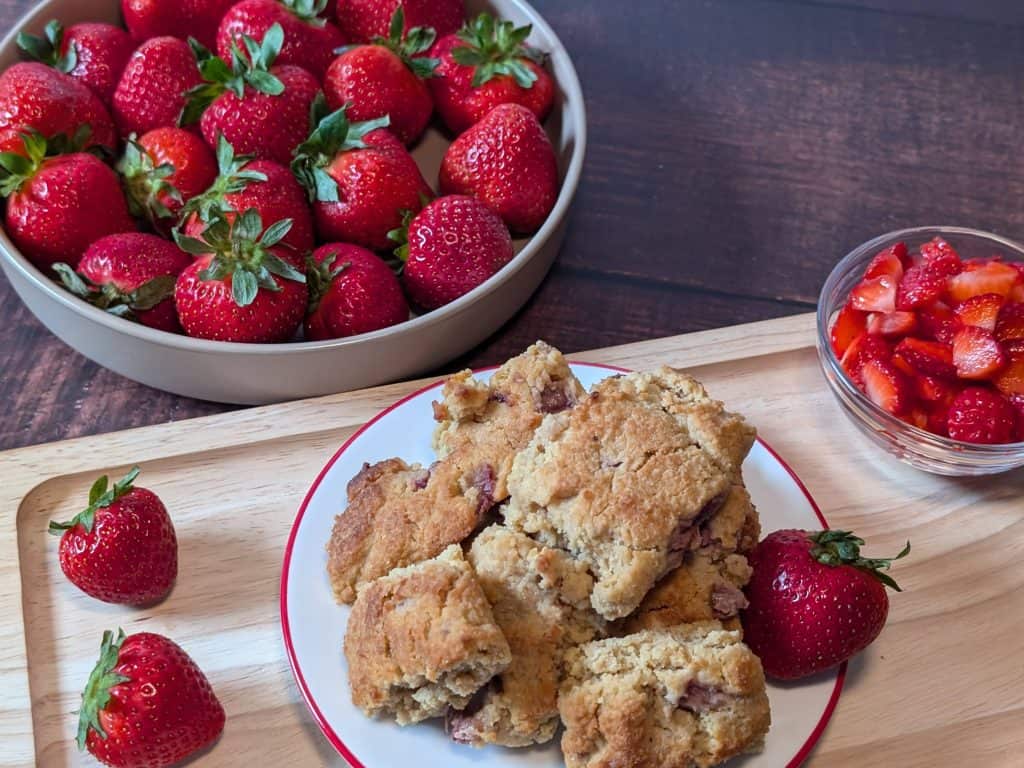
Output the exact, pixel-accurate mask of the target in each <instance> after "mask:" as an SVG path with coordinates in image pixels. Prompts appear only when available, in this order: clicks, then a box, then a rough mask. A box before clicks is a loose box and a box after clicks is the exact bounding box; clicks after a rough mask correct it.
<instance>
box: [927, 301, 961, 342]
mask: <svg viewBox="0 0 1024 768" xmlns="http://www.w3.org/2000/svg"><path fill="white" fill-rule="evenodd" d="M917 323H918V326H919V328H920V331H921V334H922V335H923V336H924V337H925V338H928V339H934V340H935V341H941V342H942V343H943V344H952V343H953V336H955V335H956V332H957V331H958V330H960V328H961V323H960V321H959V320H958V319H957V317H956V315H955V314H954V313H953V310H951V309H950V308H949V307H947V306H946V305H945V304H943V303H942V302H941V301H937V302H935V303H934V304H932V305H931V306H930V307H924V308H923V309H921V310H920V311H918V313H917Z"/></svg>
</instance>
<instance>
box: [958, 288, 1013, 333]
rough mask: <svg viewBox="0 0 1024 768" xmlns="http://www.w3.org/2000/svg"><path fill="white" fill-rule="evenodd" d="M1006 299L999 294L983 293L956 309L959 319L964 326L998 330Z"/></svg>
mask: <svg viewBox="0 0 1024 768" xmlns="http://www.w3.org/2000/svg"><path fill="white" fill-rule="evenodd" d="M1004 301H1005V299H1004V298H1003V297H1002V296H1000V295H999V294H998V293H983V294H981V295H980V296H972V297H971V298H969V299H968V300H967V301H965V302H964V303H963V304H961V305H960V306H958V307H957V308H956V316H957V319H958V320H959V321H960V322H961V323H963V324H964V325H972V326H974V327H975V328H984V329H985V330H986V331H994V330H995V329H996V319H997V318H998V317H999V310H1001V309H1002V308H1003V302H1004Z"/></svg>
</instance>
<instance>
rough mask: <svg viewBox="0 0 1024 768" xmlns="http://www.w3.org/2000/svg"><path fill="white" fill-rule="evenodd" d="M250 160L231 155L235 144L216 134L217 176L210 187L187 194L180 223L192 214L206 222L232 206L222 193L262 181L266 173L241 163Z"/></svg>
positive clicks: (222, 213) (221, 215) (233, 153)
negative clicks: (250, 168)
mask: <svg viewBox="0 0 1024 768" xmlns="http://www.w3.org/2000/svg"><path fill="white" fill-rule="evenodd" d="M250 162H252V157H250V156H249V155H235V148H234V147H232V146H231V143H230V142H229V141H228V140H227V139H225V138H224V135H223V134H218V136H217V170H218V174H219V175H218V176H217V178H216V180H214V182H213V184H211V185H210V188H209V189H207V190H206V191H205V192H203V193H202V194H201V195H196V196H195V197H193V198H191V199H190V200H189V201H188V202H187V203H185V206H184V207H183V208H182V209H181V218H180V221H181V222H182V223H184V222H186V221H188V218H189V217H190V216H191V215H192V214H195V215H196V216H198V217H199V220H200V221H203V222H205V223H207V224H209V223H211V222H212V221H213V220H214V219H216V218H218V217H223V215H224V214H225V213H226V212H228V211H234V209H233V208H232V207H231V206H230V205H229V204H228V202H227V199H226V196H227V195H234V194H238V193H239V192H243V191H245V189H246V188H247V187H248V186H249V185H250V184H252V183H253V182H265V181H266V180H267V175H266V174H265V173H260V172H259V171H247V170H245V167H246V166H247V165H248V164H249V163H250Z"/></svg>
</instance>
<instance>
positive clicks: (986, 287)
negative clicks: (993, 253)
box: [949, 260, 1020, 302]
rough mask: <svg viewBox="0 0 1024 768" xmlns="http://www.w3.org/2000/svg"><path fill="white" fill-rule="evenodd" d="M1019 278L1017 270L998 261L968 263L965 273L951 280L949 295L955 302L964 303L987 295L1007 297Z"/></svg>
mask: <svg viewBox="0 0 1024 768" xmlns="http://www.w3.org/2000/svg"><path fill="white" fill-rule="evenodd" d="M1019 276H1020V273H1019V272H1017V270H1016V269H1014V268H1013V267H1011V266H1009V265H1008V264H1001V263H1000V262H998V261H993V260H988V261H985V262H983V263H979V262H974V263H968V264H967V265H966V266H965V268H964V271H963V272H961V273H959V274H957V275H954V276H953V277H951V278H950V279H949V295H950V298H952V299H953V301H955V302H964V301H967V300H968V299H970V298H972V297H974V296H981V295H982V294H985V293H995V294H998V295H1000V296H1006V295H1007V294H1009V293H1010V291H1011V290H1012V289H1013V286H1014V283H1016V282H1017V280H1018V279H1019Z"/></svg>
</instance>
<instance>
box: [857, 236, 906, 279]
mask: <svg viewBox="0 0 1024 768" xmlns="http://www.w3.org/2000/svg"><path fill="white" fill-rule="evenodd" d="M909 265H910V257H909V256H908V255H907V244H906V243H896V245H893V246H891V247H889V248H886V249H885V250H884V251H881V252H880V253H878V254H877V255H876V256H875V258H873V259H872V260H871V263H870V264H869V265H868V269H867V272H865V273H864V277H865V279H868V280H871V279H873V278H876V277H882V276H883V275H888V276H889V277H891V278H893V279H894V280H896V281H897V282H898V281H899V279H900V278H901V277H903V270H904V268H905V267H908V266H909Z"/></svg>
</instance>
